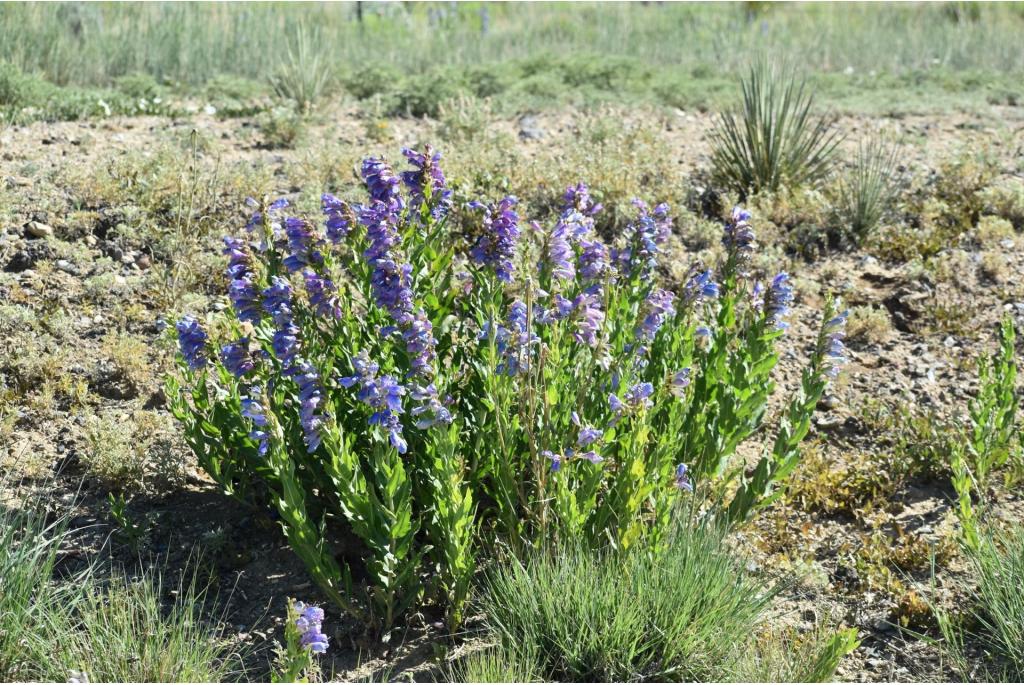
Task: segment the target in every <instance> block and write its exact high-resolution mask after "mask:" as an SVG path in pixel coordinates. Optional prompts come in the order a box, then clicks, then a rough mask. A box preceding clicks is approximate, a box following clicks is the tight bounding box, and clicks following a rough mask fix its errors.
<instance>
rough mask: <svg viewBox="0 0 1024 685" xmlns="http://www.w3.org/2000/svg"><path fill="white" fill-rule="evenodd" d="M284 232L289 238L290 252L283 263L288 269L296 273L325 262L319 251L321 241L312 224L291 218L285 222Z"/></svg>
mask: <svg viewBox="0 0 1024 685" xmlns="http://www.w3.org/2000/svg"><path fill="white" fill-rule="evenodd" d="M284 232H285V235H286V236H287V237H288V251H289V254H288V256H287V257H285V258H284V260H283V262H282V263H283V264H284V266H285V268H286V269H288V270H289V271H291V272H292V273H294V272H296V271H301V270H302V269H303V267H306V266H308V265H310V264H319V263H320V262H322V261H323V259H324V258H323V255H321V254H320V252H319V250H318V249H317V246H318V245H319V243H320V239H319V238H317V236H316V233H315V232H314V230H313V225H312V224H311V223H309V222H308V221H306V220H305V219H299V218H297V217H291V216H290V217H288V218H287V219H285V220H284Z"/></svg>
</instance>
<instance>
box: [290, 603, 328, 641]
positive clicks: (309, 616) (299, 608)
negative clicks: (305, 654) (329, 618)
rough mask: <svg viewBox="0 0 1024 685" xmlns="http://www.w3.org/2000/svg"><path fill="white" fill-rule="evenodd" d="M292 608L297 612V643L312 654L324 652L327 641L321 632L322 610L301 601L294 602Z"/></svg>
mask: <svg viewBox="0 0 1024 685" xmlns="http://www.w3.org/2000/svg"><path fill="white" fill-rule="evenodd" d="M293 609H294V611H295V613H296V614H298V616H297V617H296V618H295V627H296V628H297V629H298V631H299V643H300V644H301V645H302V646H303V647H306V648H307V649H309V651H311V652H313V653H314V654H323V653H324V652H326V651H327V647H328V646H329V641H328V639H327V636H326V635H324V634H323V627H322V624H323V620H324V610H323V609H321V608H320V607H316V606H312V605H308V604H304V603H302V602H295V604H294V606H293Z"/></svg>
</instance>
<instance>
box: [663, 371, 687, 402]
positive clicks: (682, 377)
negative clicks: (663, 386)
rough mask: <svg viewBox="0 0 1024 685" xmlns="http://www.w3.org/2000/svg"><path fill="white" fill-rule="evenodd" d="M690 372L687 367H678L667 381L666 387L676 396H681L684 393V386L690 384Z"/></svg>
mask: <svg viewBox="0 0 1024 685" xmlns="http://www.w3.org/2000/svg"><path fill="white" fill-rule="evenodd" d="M690 373H691V369H690V368H689V367H687V368H685V369H680V370H679V371H676V372H675V373H674V374H672V377H671V378H670V379H669V382H668V389H669V392H671V393H672V394H673V395H675V396H676V397H682V396H683V395H685V394H686V388H687V387H688V386H689V385H690Z"/></svg>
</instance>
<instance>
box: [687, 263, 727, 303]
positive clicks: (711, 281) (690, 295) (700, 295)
mask: <svg viewBox="0 0 1024 685" xmlns="http://www.w3.org/2000/svg"><path fill="white" fill-rule="evenodd" d="M718 294H719V289H718V284H717V283H715V275H714V273H713V272H712V271H711V270H710V269H708V270H706V271H699V270H697V269H691V276H690V277H689V278H688V279H687V280H686V285H684V286H683V301H684V302H686V304H695V303H698V302H701V301H703V300H713V299H715V298H716V297H718Z"/></svg>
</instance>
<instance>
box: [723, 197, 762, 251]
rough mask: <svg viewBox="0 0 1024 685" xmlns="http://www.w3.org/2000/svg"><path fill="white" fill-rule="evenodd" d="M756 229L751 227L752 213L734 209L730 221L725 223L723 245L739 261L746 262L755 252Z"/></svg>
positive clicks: (737, 208)
mask: <svg viewBox="0 0 1024 685" xmlns="http://www.w3.org/2000/svg"><path fill="white" fill-rule="evenodd" d="M754 239H755V236H754V229H753V228H752V227H751V226H750V212H748V211H747V210H745V209H740V208H739V207H734V208H733V210H732V216H731V217H730V219H729V221H727V222H725V230H724V231H723V233H722V245H724V246H725V249H726V250H728V251H729V254H730V255H735V256H736V259H737V260H738V261H744V260H745V259H747V258H748V257H749V256H750V253H751V252H753V251H754Z"/></svg>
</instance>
